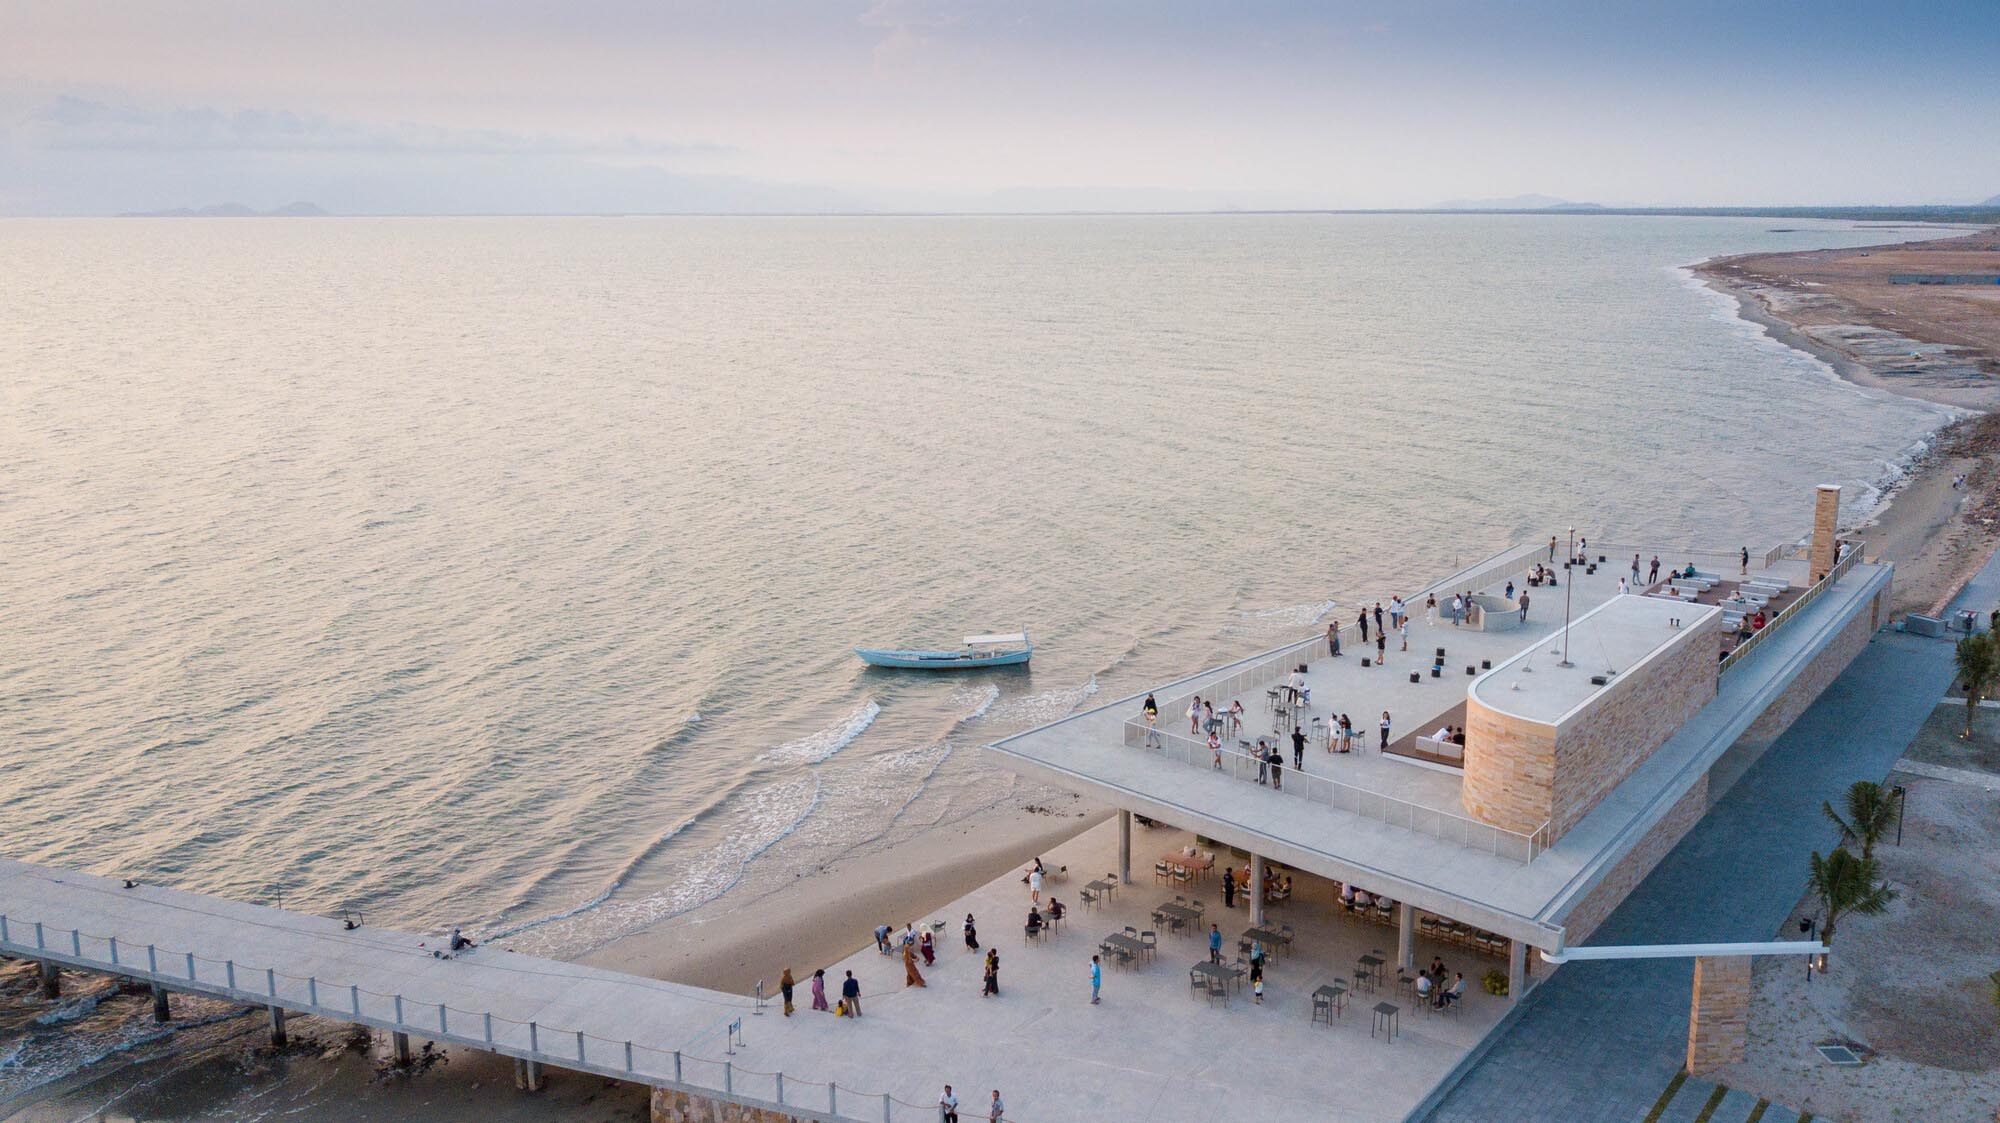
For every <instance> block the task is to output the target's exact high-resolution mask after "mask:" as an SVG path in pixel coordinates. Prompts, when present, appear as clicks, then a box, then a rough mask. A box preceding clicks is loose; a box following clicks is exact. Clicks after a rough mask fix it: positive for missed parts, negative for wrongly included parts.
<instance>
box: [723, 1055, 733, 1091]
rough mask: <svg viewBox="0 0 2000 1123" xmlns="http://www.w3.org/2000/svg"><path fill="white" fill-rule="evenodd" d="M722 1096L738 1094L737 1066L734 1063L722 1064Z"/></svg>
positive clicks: (726, 1062) (725, 1062)
mask: <svg viewBox="0 0 2000 1123" xmlns="http://www.w3.org/2000/svg"><path fill="white" fill-rule="evenodd" d="M722 1094H723V1095H725V1096H733V1095H735V1094H736V1065H735V1062H733V1061H724V1062H722Z"/></svg>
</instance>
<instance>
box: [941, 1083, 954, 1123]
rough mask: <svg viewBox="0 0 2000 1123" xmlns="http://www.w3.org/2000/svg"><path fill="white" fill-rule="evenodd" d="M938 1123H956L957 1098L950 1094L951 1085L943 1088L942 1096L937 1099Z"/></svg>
mask: <svg viewBox="0 0 2000 1123" xmlns="http://www.w3.org/2000/svg"><path fill="white" fill-rule="evenodd" d="M938 1120H939V1123H958V1097H957V1096H954V1095H952V1094H951V1085H949V1084H947V1085H945V1086H944V1095H942V1096H939V1097H938Z"/></svg>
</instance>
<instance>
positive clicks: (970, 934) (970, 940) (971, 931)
mask: <svg viewBox="0 0 2000 1123" xmlns="http://www.w3.org/2000/svg"><path fill="white" fill-rule="evenodd" d="M965 950H967V951H978V950H979V929H978V927H977V926H975V925H974V924H973V922H972V914H971V913H966V914H965Z"/></svg>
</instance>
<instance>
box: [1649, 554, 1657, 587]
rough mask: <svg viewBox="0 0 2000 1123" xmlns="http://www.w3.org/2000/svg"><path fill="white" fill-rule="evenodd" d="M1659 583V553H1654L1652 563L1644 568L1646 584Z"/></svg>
mask: <svg viewBox="0 0 2000 1123" xmlns="http://www.w3.org/2000/svg"><path fill="white" fill-rule="evenodd" d="M1659 583H1660V555H1658V554H1654V555H1653V564H1652V565H1651V566H1650V567H1648V568H1647V570H1646V584H1648V585H1657V584H1659Z"/></svg>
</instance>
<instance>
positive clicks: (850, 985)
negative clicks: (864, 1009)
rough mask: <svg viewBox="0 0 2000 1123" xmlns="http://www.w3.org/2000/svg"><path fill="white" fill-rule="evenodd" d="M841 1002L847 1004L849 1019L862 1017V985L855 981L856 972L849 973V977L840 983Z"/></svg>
mask: <svg viewBox="0 0 2000 1123" xmlns="http://www.w3.org/2000/svg"><path fill="white" fill-rule="evenodd" d="M840 1000H841V1001H842V1002H845V1003H847V1016H848V1017H850V1018H858V1017H860V1016H861V983H860V982H859V981H857V980H856V979H855V977H854V972H852V971H849V972H848V973H847V977H846V978H845V979H842V980H841V981H840Z"/></svg>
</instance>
